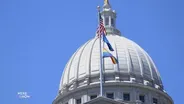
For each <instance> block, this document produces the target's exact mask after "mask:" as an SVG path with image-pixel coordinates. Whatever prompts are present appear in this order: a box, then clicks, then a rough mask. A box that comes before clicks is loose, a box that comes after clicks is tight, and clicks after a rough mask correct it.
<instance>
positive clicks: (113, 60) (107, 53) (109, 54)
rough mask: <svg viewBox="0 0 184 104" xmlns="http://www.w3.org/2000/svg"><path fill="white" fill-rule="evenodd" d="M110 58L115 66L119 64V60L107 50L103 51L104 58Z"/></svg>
mask: <svg viewBox="0 0 184 104" xmlns="http://www.w3.org/2000/svg"><path fill="white" fill-rule="evenodd" d="M107 57H110V58H111V60H112V62H113V64H117V63H118V60H117V59H116V58H115V57H114V56H113V55H112V54H111V53H109V52H108V51H107V50H106V49H105V48H104V49H103V58H107Z"/></svg>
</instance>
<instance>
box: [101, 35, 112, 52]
mask: <svg viewBox="0 0 184 104" xmlns="http://www.w3.org/2000/svg"><path fill="white" fill-rule="evenodd" d="M103 41H104V42H105V43H106V44H107V46H108V48H109V50H110V51H114V49H113V48H112V46H111V44H110V43H109V40H108V39H107V37H106V36H105V35H104V34H103Z"/></svg>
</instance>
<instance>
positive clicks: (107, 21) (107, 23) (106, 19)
mask: <svg viewBox="0 0 184 104" xmlns="http://www.w3.org/2000/svg"><path fill="white" fill-rule="evenodd" d="M108 25H109V17H105V26H108Z"/></svg>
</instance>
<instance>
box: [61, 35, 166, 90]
mask: <svg viewBox="0 0 184 104" xmlns="http://www.w3.org/2000/svg"><path fill="white" fill-rule="evenodd" d="M107 38H108V40H109V42H110V43H111V45H112V47H113V48H114V50H115V51H114V52H111V53H112V54H113V55H114V56H115V57H116V58H117V60H118V64H117V65H114V64H113V63H112V62H111V59H110V58H105V59H104V73H105V74H104V81H105V83H109V82H113V81H119V82H120V83H138V84H143V85H146V86H151V87H154V88H157V89H160V90H163V86H162V81H161V78H160V74H159V72H158V71H157V68H156V66H155V64H154V62H153V61H152V59H151V57H150V56H149V55H148V54H147V53H146V52H145V51H144V50H143V49H142V48H141V47H140V46H139V45H137V44H136V43H134V42H133V41H131V40H129V39H127V38H125V37H121V36H118V35H108V36H107ZM104 47H106V48H107V46H106V44H104ZM99 54H100V52H99V39H98V38H97V37H95V38H94V39H91V40H89V41H88V42H86V43H85V44H84V45H82V46H81V47H80V48H79V49H78V50H77V51H76V52H75V53H74V54H73V56H72V57H71V59H70V60H69V62H68V63H67V65H66V67H65V69H64V71H63V75H62V78H61V82H60V92H61V93H63V91H64V89H66V88H68V89H71V90H72V88H77V87H82V86H85V85H91V84H94V83H99V75H100V74H99V68H100V55H99ZM86 83H87V84H86Z"/></svg>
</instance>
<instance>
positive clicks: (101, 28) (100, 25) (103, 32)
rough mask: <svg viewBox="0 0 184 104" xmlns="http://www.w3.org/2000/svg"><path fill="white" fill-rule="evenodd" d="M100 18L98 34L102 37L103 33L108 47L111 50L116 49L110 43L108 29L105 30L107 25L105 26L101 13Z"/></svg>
mask: <svg viewBox="0 0 184 104" xmlns="http://www.w3.org/2000/svg"><path fill="white" fill-rule="evenodd" d="M99 16H100V17H99V18H100V24H99V27H98V29H97V35H98V37H101V36H102V35H103V41H104V42H105V43H106V44H107V46H108V48H109V50H110V51H114V49H113V48H112V46H111V44H110V43H109V41H108V39H107V37H106V35H107V33H106V30H105V27H104V24H103V19H102V17H101V14H99Z"/></svg>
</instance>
